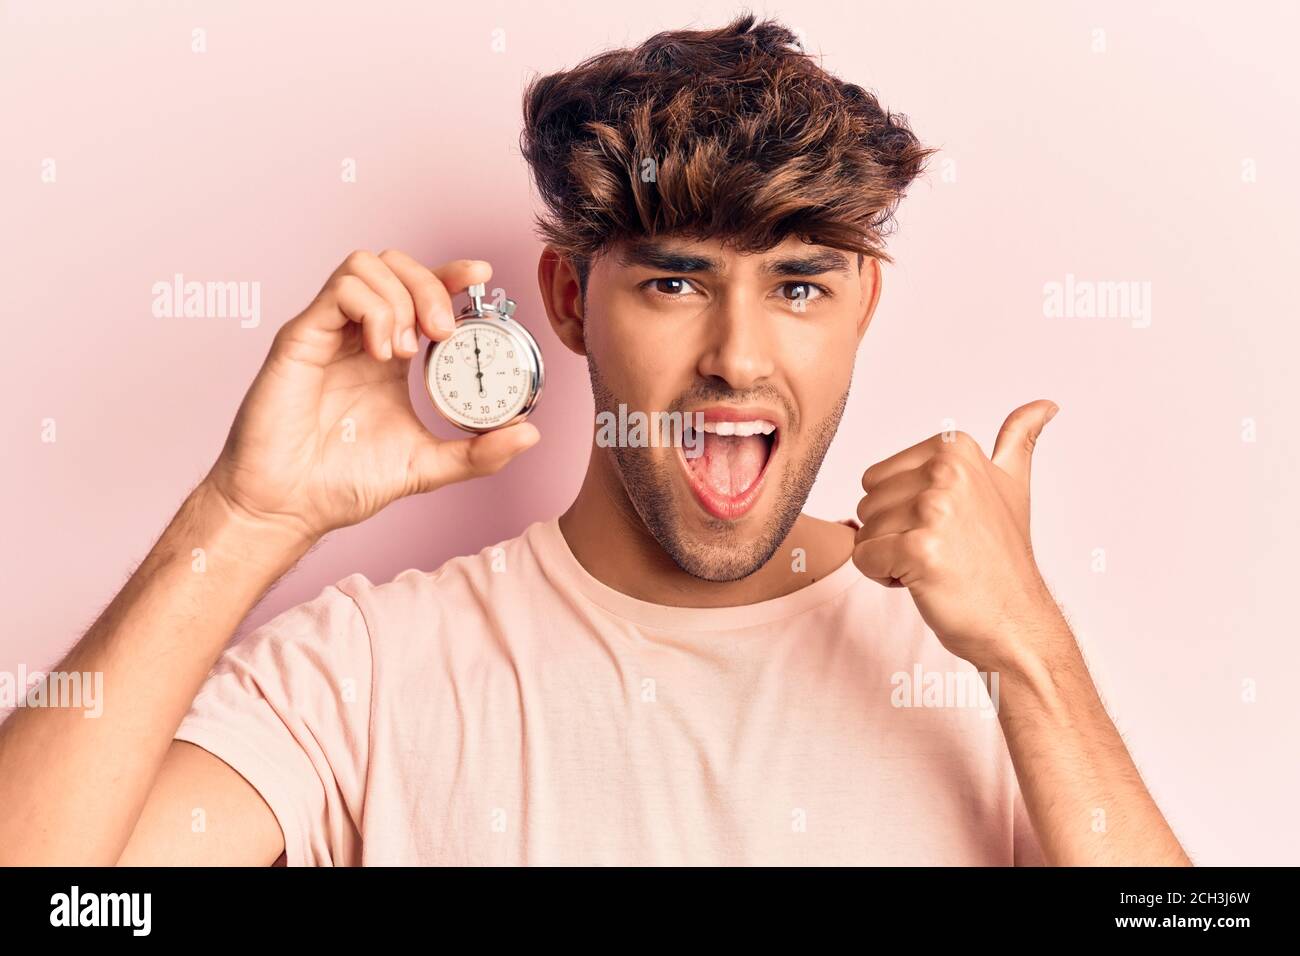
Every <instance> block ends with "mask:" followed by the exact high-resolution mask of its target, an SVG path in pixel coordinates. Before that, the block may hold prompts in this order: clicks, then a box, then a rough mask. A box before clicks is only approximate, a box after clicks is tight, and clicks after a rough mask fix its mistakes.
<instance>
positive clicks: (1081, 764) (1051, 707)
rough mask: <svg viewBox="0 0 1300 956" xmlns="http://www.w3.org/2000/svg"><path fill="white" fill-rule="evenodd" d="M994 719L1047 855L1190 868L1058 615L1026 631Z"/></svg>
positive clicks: (1002, 673) (1002, 683) (1091, 862)
mask: <svg viewBox="0 0 1300 956" xmlns="http://www.w3.org/2000/svg"><path fill="white" fill-rule="evenodd" d="M1016 646H1017V647H1018V648H1020V653H1018V655H1017V658H1016V659H1015V660H1014V661H1012V662H1010V663H1008V662H1003V663H1002V665H1001V666H1000V667H998V668H997V670H998V671H999V682H998V698H999V700H998V717H999V720H1000V721H1001V723H1002V730H1003V734H1004V736H1005V737H1006V741H1007V747H1008V749H1009V750H1010V753H1011V759H1012V763H1013V764H1014V765H1015V769H1016V776H1017V778H1018V779H1019V781H1020V789H1021V792H1022V793H1023V795H1024V798H1025V804H1026V807H1027V809H1028V811H1029V817H1030V819H1031V821H1032V822H1033V824H1034V830H1035V832H1036V834H1037V835H1038V839H1039V842H1040V844H1041V845H1042V848H1043V852H1044V854H1045V856H1046V858H1047V862H1048V863H1049V864H1052V865H1058V866H1187V865H1190V861H1189V860H1188V858H1187V855H1186V854H1185V853H1184V852H1183V849H1182V847H1181V846H1180V845H1179V843H1178V839H1177V838H1176V837H1175V836H1174V834H1173V831H1172V830H1171V829H1170V828H1169V824H1168V823H1167V822H1166V821H1165V818H1164V816H1163V815H1162V814H1161V812H1160V809H1159V807H1157V806H1156V804H1155V801H1154V800H1153V799H1152V798H1151V794H1150V793H1149V792H1148V791H1147V788H1146V785H1145V784H1144V783H1143V782H1142V778H1141V776H1140V775H1139V774H1138V771H1137V767H1136V766H1134V764H1133V760H1132V758H1131V757H1130V756H1129V753H1128V749H1127V748H1126V747H1125V746H1124V742H1123V740H1122V739H1121V738H1120V736H1119V732H1118V731H1117V730H1116V729H1115V725H1114V723H1112V722H1111V719H1110V717H1109V715H1107V713H1106V709H1105V707H1104V705H1103V704H1102V702H1101V698H1100V697H1099V696H1098V695H1097V690H1096V687H1095V686H1094V684H1093V682H1092V678H1091V676H1090V675H1089V674H1088V668H1087V665H1086V664H1085V663H1084V660H1083V656H1082V654H1080V652H1079V648H1078V645H1077V644H1076V643H1075V640H1074V636H1073V635H1072V634H1071V633H1070V630H1069V627H1068V626H1067V625H1066V623H1065V621H1064V620H1063V619H1062V620H1060V621H1059V623H1058V622H1053V623H1052V624H1051V625H1049V626H1047V627H1045V628H1041V629H1037V630H1035V631H1033V632H1032V633H1026V634H1023V635H1020V636H1019V637H1018V639H1017V641H1016Z"/></svg>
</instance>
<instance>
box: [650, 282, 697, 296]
mask: <svg viewBox="0 0 1300 956" xmlns="http://www.w3.org/2000/svg"><path fill="white" fill-rule="evenodd" d="M647 284H648V285H649V286H650V288H652V289H654V291H656V292H658V293H659V294H660V295H668V296H679V295H685V294H686V293H688V292H694V291H695V287H694V286H692V285H691V284H690V282H689V281H687V280H686V279H682V278H678V277H671V278H667V279H651V280H650V281H649V283H647Z"/></svg>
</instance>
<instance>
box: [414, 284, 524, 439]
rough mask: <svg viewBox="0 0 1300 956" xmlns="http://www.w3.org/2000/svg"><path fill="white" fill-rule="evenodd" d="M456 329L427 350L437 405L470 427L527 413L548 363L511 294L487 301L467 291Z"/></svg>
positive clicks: (427, 376) (479, 288) (476, 288)
mask: <svg viewBox="0 0 1300 956" xmlns="http://www.w3.org/2000/svg"><path fill="white" fill-rule="evenodd" d="M466 292H467V294H468V295H469V300H470V301H469V305H467V306H465V308H463V309H462V310H461V312H460V315H458V316H457V317H456V330H455V331H454V332H452V333H451V335H450V336H448V337H447V338H445V339H443V340H442V341H441V342H430V343H429V348H428V350H427V351H426V352H425V353H424V385H425V388H426V389H428V392H429V398H431V399H432V400H433V404H434V407H435V408H437V409H438V411H439V413H440V414H441V415H442V417H443V418H445V419H447V421H449V422H451V423H452V424H453V425H455V426H456V427H457V428H460V429H463V430H464V431H467V432H475V433H482V432H490V431H492V430H493V429H497V428H504V427H505V426H506V425H512V424H514V423H515V422H521V421H523V420H524V419H525V418H527V417H528V415H529V413H530V412H532V410H533V408H534V406H536V405H537V400H538V399H539V398H541V395H542V379H543V377H544V372H545V368H544V366H543V364H542V350H541V349H540V348H538V346H537V340H536V339H534V338H533V336H532V335H531V333H529V331H528V330H527V329H526V328H524V327H523V325H521V324H520V323H519V322H518V321H517V320H516V319H515V318H514V312H515V303H514V300H513V299H505V300H504V301H503V302H502V303H501V305H500V307H498V306H496V305H494V304H492V303H491V302H487V301H485V300H484V297H483V296H484V285H483V283H481V282H480V283H477V284H475V285H472V286H470V287H469V289H467V290H466Z"/></svg>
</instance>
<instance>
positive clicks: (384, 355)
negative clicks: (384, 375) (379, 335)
mask: <svg viewBox="0 0 1300 956" xmlns="http://www.w3.org/2000/svg"><path fill="white" fill-rule="evenodd" d="M379 357H380V358H381V359H383V360H384V361H385V362H387V361H388V360H389V359H390V358H392V357H393V343H392V342H390V341H388V339H384V341H383V342H381V343H380V344H379Z"/></svg>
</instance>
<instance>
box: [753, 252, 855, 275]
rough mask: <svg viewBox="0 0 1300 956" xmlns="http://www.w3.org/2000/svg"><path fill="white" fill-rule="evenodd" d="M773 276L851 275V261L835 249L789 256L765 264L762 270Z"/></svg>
mask: <svg viewBox="0 0 1300 956" xmlns="http://www.w3.org/2000/svg"><path fill="white" fill-rule="evenodd" d="M759 271H761V272H762V273H764V274H765V275H772V276H802V277H807V276H816V275H821V274H822V273H823V272H843V273H844V274H845V275H848V274H850V273H851V272H852V271H853V270H851V269H850V268H849V260H848V259H846V258H845V257H844V255H843V254H842V253H839V252H836V251H835V250H833V249H824V250H823V251H821V252H815V253H812V254H811V255H806V256H788V257H786V258H783V259H773V260H772V261H771V262H765V263H763V268H762V269H761V270H759Z"/></svg>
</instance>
